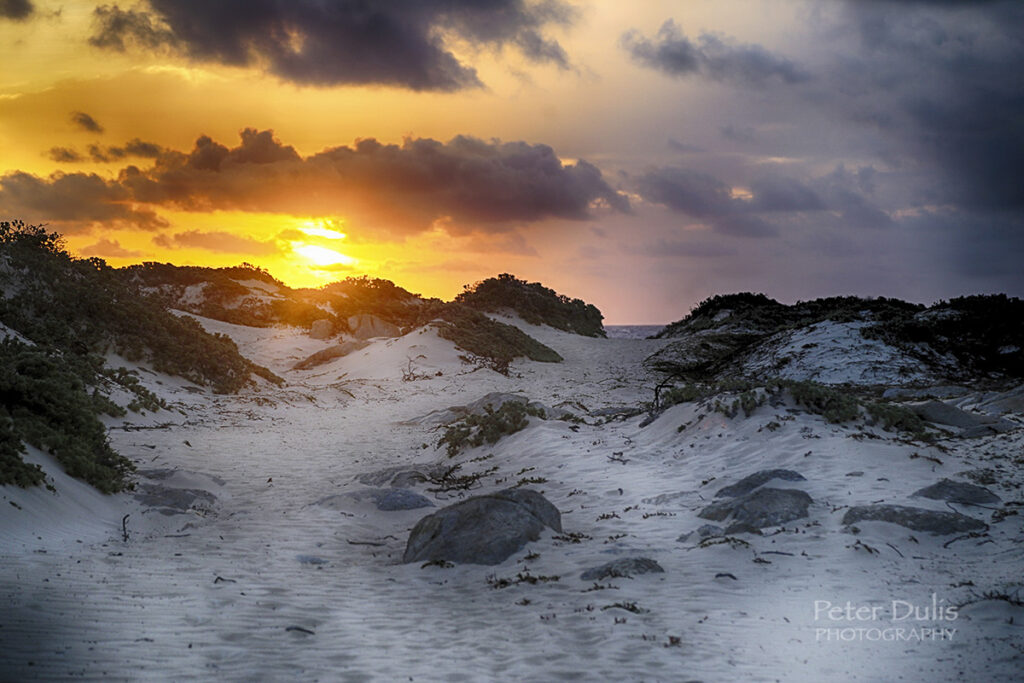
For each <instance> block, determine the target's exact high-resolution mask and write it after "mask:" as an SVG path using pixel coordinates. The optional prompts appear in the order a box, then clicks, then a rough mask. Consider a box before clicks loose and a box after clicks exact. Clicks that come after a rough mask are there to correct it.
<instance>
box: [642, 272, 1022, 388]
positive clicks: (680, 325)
mask: <svg viewBox="0 0 1024 683" xmlns="http://www.w3.org/2000/svg"><path fill="white" fill-rule="evenodd" d="M826 320H829V321H835V322H852V321H861V322H864V323H866V324H865V325H864V326H863V327H862V328H861V330H860V333H861V335H863V336H864V337H866V338H869V339H877V340H880V341H884V342H886V343H888V344H890V345H892V346H895V347H897V348H899V349H901V350H902V351H904V352H905V353H907V354H909V355H912V356H915V357H918V358H921V359H922V360H924V361H926V362H927V361H931V360H934V359H935V358H936V357H941V356H947V357H950V356H951V357H953V358H956V360H957V361H958V362H959V364H960V366H961V368H962V374H964V375H977V374H982V375H985V374H989V375H1008V376H1011V377H1024V348H1022V344H1021V340H1022V339H1024V301H1021V300H1020V299H1016V298H1012V297H1007V296H1006V295H1004V294H998V295H978V296H968V297H960V298H958V299H952V300H950V301H948V302H945V301H942V302H939V303H937V304H935V305H933V306H931V307H926V306H924V305H921V304H913V303H908V302H906V301H901V300H899V299H890V298H884V297H878V298H874V299H870V298H861V297H855V296H844V297H826V298H821V299H814V300H812V301H801V302H798V303H796V304H793V305H785V304H781V303H779V302H778V301H775V300H774V299H770V298H768V297H767V296H765V295H764V294H753V293H750V292H744V293H740V294H728V295H717V296H713V297H710V298H708V299H705V300H704V301H702V302H701V303H699V304H698V305H697V306H695V307H694V309H693V310H692V311H691V312H690V313H689V315H687V316H686V317H685V318H683V319H682V320H679V321H676V322H674V323H672V324H671V325H668V326H666V327H665V328H664V329H662V330H661V331H660V332H659V333H658V334H657V335H655V336H656V337H659V338H679V339H680V342H676V345H677V348H676V352H673V353H665V354H663V355H662V356H658V355H656V356H653V357H652V358H651V359H650V365H651V366H652V367H654V369H657V370H661V371H663V372H666V373H668V374H678V375H680V376H687V377H690V378H691V379H693V378H696V377H699V376H701V375H706V374H708V373H714V372H715V371H716V370H718V369H720V368H722V367H724V366H725V365H726V364H728V363H730V362H731V361H732V360H733V359H735V358H737V357H738V356H739V355H740V354H741V353H743V352H745V351H746V350H748V349H750V348H753V346H754V345H756V344H758V343H760V342H761V341H763V340H764V339H766V338H767V337H769V336H771V335H774V334H777V333H779V332H783V331H785V330H792V329H797V328H801V327H806V326H808V325H814V324H817V323H820V322H823V321H826ZM679 344H684V346H678V345H679ZM667 348H668V347H667ZM679 351H681V352H682V353H679Z"/></svg>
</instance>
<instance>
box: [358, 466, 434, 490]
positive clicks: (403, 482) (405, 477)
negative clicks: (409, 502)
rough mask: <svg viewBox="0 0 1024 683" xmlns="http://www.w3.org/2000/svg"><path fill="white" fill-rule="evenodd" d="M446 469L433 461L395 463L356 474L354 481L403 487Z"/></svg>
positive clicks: (367, 484)
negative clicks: (405, 463)
mask: <svg viewBox="0 0 1024 683" xmlns="http://www.w3.org/2000/svg"><path fill="white" fill-rule="evenodd" d="M446 469H448V467H447V466H445V465H443V464H442V465H438V464H434V463H423V464H420V465H417V464H412V465H397V466H394V467H386V468H384V469H382V470H375V471H373V472H364V473H363V474H359V475H357V476H356V481H358V482H359V483H360V484H365V485H366V486H375V487H381V486H391V487H393V488H403V489H404V488H409V487H410V486H415V485H416V484H421V483H423V482H425V481H428V480H429V479H430V478H431V477H437V476H440V475H441V474H442V473H443V472H444V470H446Z"/></svg>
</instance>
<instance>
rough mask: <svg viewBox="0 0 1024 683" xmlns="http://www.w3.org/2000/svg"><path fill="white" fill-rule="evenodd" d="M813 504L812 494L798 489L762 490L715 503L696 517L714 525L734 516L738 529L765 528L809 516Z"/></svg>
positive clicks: (735, 525) (734, 523)
mask: <svg viewBox="0 0 1024 683" xmlns="http://www.w3.org/2000/svg"><path fill="white" fill-rule="evenodd" d="M813 502H814V500H813V499H812V498H811V497H810V496H809V495H807V494H806V493H805V492H803V491H798V490H796V489H773V488H760V489H757V490H756V491H753V492H751V493H748V494H746V495H744V496H740V497H738V498H733V499H731V500H726V501H722V502H720V503H712V504H711V505H708V506H707V507H706V508H704V509H703V510H701V511H700V512H699V513H698V514H697V516H698V517H703V518H704V519H710V520H712V521H714V522H722V521H724V520H726V519H729V518H730V517H731V518H732V522H733V526H734V527H736V528H738V529H744V528H745V527H750V528H754V529H763V528H764V527H769V526H778V525H780V524H785V523H786V522H791V521H793V520H794V519H802V518H804V517H807V508H808V507H809V506H810V504H811V503H813ZM737 525H743V526H737ZM730 528H732V527H730Z"/></svg>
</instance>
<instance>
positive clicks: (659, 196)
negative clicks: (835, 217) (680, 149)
mask: <svg viewBox="0 0 1024 683" xmlns="http://www.w3.org/2000/svg"><path fill="white" fill-rule="evenodd" d="M637 191H638V192H639V193H640V196H642V197H643V198H644V199H646V200H647V201H649V202H654V203H656V204H663V205H665V206H667V207H668V208H670V209H672V210H673V211H676V212H679V213H684V214H686V215H688V216H692V217H694V218H697V219H700V220H703V221H706V222H708V223H709V224H710V225H711V226H712V227H713V228H714V229H715V230H717V231H718V232H720V233H723V234H726V235H734V236H737V237H770V236H772V235H775V234H777V232H778V230H777V228H776V227H775V226H774V225H772V224H771V223H768V222H767V221H765V220H763V219H761V218H760V217H759V216H757V215H754V214H753V213H751V212H750V206H749V203H748V202H746V201H744V200H741V199H738V198H734V197H733V196H732V188H731V187H729V185H727V184H725V183H724V182H722V181H721V180H719V179H718V178H715V177H713V176H710V175H708V174H706V173H701V172H699V171H693V170H690V169H685V168H678V167H667V168H660V169H655V170H652V171H648V172H647V173H645V174H644V175H642V176H640V178H638V179H637Z"/></svg>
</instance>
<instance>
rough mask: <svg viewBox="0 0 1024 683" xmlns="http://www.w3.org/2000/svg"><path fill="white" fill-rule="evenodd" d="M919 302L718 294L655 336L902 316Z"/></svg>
mask: <svg viewBox="0 0 1024 683" xmlns="http://www.w3.org/2000/svg"><path fill="white" fill-rule="evenodd" d="M924 308H925V307H924V306H922V305H920V304H912V303H907V302H906V301H901V300H899V299H889V298H886V297H877V298H873V299H872V298H863V297H857V296H833V297H824V298H820V299H813V300H811V301H799V302H797V303H795V304H793V305H786V304H782V303H779V302H778V301H776V300H775V299H771V298H769V297H768V296H766V295H764V294H755V293H752V292H741V293H739V294H717V295H715V296H712V297H709V298H707V299H705V300H704V301H701V302H700V303H699V304H697V305H696V306H695V307H694V308H693V310H692V311H690V313H689V314H688V315H687V316H686V317H685V318H683V319H682V320H678V321H676V322H674V323H671V324H670V325H667V326H666V327H665V328H664V329H662V330H661V331H660V332H658V334H656V335H654V336H655V338H659V339H660V338H665V337H677V336H679V335H681V334H685V333H690V332H698V331H701V330H706V329H711V328H715V327H718V326H720V325H721V324H723V323H728V324H731V325H737V326H741V327H743V328H744V329H747V330H750V331H752V332H756V333H758V334H773V333H775V332H779V331H781V330H783V329H787V328H795V327H803V326H805V325H813V324H814V323H818V322H822V321H824V320H834V321H837V322H849V321H852V320H862V319H865V318H866V319H869V320H872V321H887V320H894V319H901V318H904V317H906V316H909V315H913V314H915V313H918V312H920V311H922V310H924Z"/></svg>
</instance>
